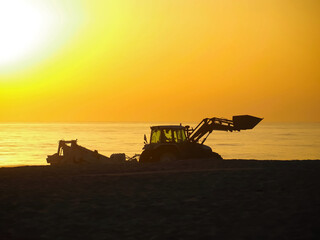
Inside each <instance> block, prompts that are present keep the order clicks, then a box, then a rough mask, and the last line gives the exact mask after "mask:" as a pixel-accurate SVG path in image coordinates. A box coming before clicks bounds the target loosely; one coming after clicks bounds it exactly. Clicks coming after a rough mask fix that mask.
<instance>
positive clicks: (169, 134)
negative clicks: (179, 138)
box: [162, 129, 172, 142]
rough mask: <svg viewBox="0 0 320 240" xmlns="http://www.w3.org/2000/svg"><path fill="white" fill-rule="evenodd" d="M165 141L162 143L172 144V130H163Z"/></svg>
mask: <svg viewBox="0 0 320 240" xmlns="http://www.w3.org/2000/svg"><path fill="white" fill-rule="evenodd" d="M162 132H163V135H162V136H163V140H162V142H172V130H171V129H163V131H162Z"/></svg>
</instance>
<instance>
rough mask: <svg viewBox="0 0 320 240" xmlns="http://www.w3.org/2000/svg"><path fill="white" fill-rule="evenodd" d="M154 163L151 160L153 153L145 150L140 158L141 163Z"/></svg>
mask: <svg viewBox="0 0 320 240" xmlns="http://www.w3.org/2000/svg"><path fill="white" fill-rule="evenodd" d="M150 162H152V160H151V152H150V151H148V150H144V151H143V152H142V153H141V155H140V158H139V163H150Z"/></svg>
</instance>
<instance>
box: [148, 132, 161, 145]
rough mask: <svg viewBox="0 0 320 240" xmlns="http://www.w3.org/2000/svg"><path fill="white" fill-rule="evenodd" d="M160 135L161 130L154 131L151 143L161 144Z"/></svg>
mask: <svg viewBox="0 0 320 240" xmlns="http://www.w3.org/2000/svg"><path fill="white" fill-rule="evenodd" d="M160 135H161V132H160V130H154V131H152V133H151V140H150V142H151V143H159V142H160Z"/></svg>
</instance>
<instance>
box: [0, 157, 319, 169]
mask: <svg viewBox="0 0 320 240" xmlns="http://www.w3.org/2000/svg"><path fill="white" fill-rule="evenodd" d="M189 160H190V159H187V160H180V161H189ZM191 160H192V161H201V159H191ZM223 161H226V162H228V161H251V162H252V161H257V162H297V161H320V159H282V160H277V159H271V160H268V159H264V160H258V159H223ZM125 164H128V162H126V163H125ZM155 164H156V163H155ZM108 165H109V166H110V165H111V164H103V166H108ZM119 165H120V164H119ZM122 165H123V164H122ZM71 166H74V167H78V165H69V166H68V167H71ZM83 166H89V167H92V166H93V165H90V164H89V165H83ZM111 166H112V165H111ZM28 167H51V166H50V164H43V165H41V164H39V165H38V164H35V165H4V166H0V169H5V168H28ZM61 167H63V166H61Z"/></svg>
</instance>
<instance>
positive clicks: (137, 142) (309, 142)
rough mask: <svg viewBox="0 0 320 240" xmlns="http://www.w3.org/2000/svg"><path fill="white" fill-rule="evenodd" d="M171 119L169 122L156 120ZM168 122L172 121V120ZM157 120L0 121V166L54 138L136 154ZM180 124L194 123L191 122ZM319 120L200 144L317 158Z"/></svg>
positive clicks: (39, 157)
mask: <svg viewBox="0 0 320 240" xmlns="http://www.w3.org/2000/svg"><path fill="white" fill-rule="evenodd" d="M161 124H172V123H161ZM173 124H174V123H173ZM152 125H158V124H157V123H57V124H54V123H50V124H20V123H19V124H18V123H16V124H0V166H8V165H43V164H46V156H47V155H48V154H53V153H55V152H56V151H57V148H58V141H59V140H60V139H64V140H70V139H78V143H79V145H82V146H84V147H86V148H89V149H91V150H98V151H99V153H101V154H104V155H106V156H110V155H111V154H112V153H120V152H124V153H126V154H127V155H129V156H132V155H134V154H135V153H141V149H142V147H143V134H146V135H147V136H149V134H150V126H152ZM185 125H190V126H196V123H186V124H185ZM319 137H320V123H287V124H283V123H281V124H276V123H264V122H261V123H260V124H259V125H258V126H257V127H256V128H255V129H254V130H248V131H242V132H233V133H230V132H218V131H217V132H213V133H212V134H211V135H210V136H209V138H208V139H207V141H206V145H209V146H210V147H212V149H213V150H214V151H216V152H218V153H220V154H221V155H222V156H223V158H225V159H258V160H266V159H268V160H292V159H320V150H319V149H320V138H319Z"/></svg>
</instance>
